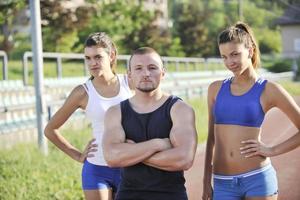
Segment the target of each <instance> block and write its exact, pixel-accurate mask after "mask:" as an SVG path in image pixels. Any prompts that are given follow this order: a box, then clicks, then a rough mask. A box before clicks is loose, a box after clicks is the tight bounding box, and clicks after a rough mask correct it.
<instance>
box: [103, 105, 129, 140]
mask: <svg viewBox="0 0 300 200" xmlns="http://www.w3.org/2000/svg"><path fill="white" fill-rule="evenodd" d="M124 141H125V132H124V130H123V127H122V124H121V110H120V107H119V106H114V107H111V108H110V109H108V111H107V113H106V114H105V119H104V135H103V145H110V144H114V143H122V142H124Z"/></svg>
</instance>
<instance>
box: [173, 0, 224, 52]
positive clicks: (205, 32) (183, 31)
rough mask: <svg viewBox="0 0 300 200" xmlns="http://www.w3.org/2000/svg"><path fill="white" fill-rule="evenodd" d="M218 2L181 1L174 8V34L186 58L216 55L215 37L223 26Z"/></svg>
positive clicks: (214, 0) (221, 11) (217, 0)
mask: <svg viewBox="0 0 300 200" xmlns="http://www.w3.org/2000/svg"><path fill="white" fill-rule="evenodd" d="M221 6H222V4H220V1H219V0H212V1H207V0H205V1H197V0H192V1H188V2H185V1H182V2H178V3H177V4H176V5H175V6H174V11H173V12H172V13H173V14H172V18H173V19H174V34H175V35H176V36H178V37H179V38H180V40H181V45H182V47H183V49H184V51H185V53H186V55H187V56H201V57H203V56H212V55H216V54H217V53H216V51H217V50H216V49H217V48H216V47H217V44H216V38H217V37H216V35H217V33H218V32H219V31H220V29H221V27H223V26H224V20H223V10H222V7H221Z"/></svg>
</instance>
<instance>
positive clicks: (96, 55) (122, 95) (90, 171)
mask: <svg viewBox="0 0 300 200" xmlns="http://www.w3.org/2000/svg"><path fill="white" fill-rule="evenodd" d="M84 54H85V59H86V62H87V65H88V68H89V72H90V74H91V78H90V79H89V80H88V81H87V82H86V83H84V84H82V85H78V86H77V87H75V88H74V89H73V91H72V92H71V93H70V95H69V97H68V98H67V99H66V101H65V103H64V104H63V106H62V107H61V108H60V109H59V110H58V111H57V112H56V113H55V115H54V116H53V117H52V118H51V120H50V121H49V122H48V124H47V126H46V128H45V135H46V137H47V138H48V139H49V140H50V141H51V142H52V143H53V144H55V145H56V146H57V147H58V148H59V149H60V150H62V151H63V152H64V153H66V154H67V155H68V156H70V157H71V158H72V159H74V160H76V161H78V162H81V163H83V168H82V188H83V191H84V196H85V199H87V200H90V199H93V200H94V199H101V200H111V199H113V196H114V193H115V192H116V190H117V187H118V184H119V181H120V171H119V169H116V168H109V167H108V166H107V164H106V162H105V160H104V158H103V154H102V147H101V143H102V135H103V129H104V127H103V126H104V122H103V119H104V115H105V113H106V111H107V109H108V108H109V107H110V106H112V105H116V104H118V103H120V102H121V101H123V100H125V99H128V98H129V97H131V96H132V94H131V90H130V88H129V84H128V80H127V77H126V76H125V75H117V74H116V73H115V71H114V69H115V67H116V56H117V51H116V47H115V45H114V43H113V42H112V40H111V39H110V38H109V37H108V36H107V35H106V34H105V33H103V32H101V33H93V34H91V35H90V36H89V37H88V38H87V40H86V42H85V48H84ZM78 108H81V109H83V110H85V112H86V117H87V118H88V120H89V121H90V122H91V124H92V131H93V139H91V140H90V141H89V143H88V144H87V145H86V148H85V149H84V150H83V151H81V150H79V149H77V148H76V147H74V146H73V145H72V144H70V143H69V142H68V141H67V140H66V139H65V138H64V137H63V136H62V135H61V134H60V133H59V132H58V129H59V128H60V127H61V126H62V125H63V124H64V123H65V122H66V121H67V120H68V119H69V117H70V116H71V115H72V114H73V113H74V112H75V111H76V110H77V109H78Z"/></svg>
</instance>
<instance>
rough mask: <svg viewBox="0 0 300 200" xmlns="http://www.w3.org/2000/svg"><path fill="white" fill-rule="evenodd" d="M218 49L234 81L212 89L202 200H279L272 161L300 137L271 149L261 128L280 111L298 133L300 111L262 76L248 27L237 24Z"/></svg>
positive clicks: (224, 34) (222, 35)
mask: <svg viewBox="0 0 300 200" xmlns="http://www.w3.org/2000/svg"><path fill="white" fill-rule="evenodd" d="M218 44H219V50H220V54H221V57H222V58H223V61H224V64H225V66H226V68H227V69H228V70H230V71H231V72H232V73H233V77H231V78H228V79H226V80H223V81H215V82H213V83H212V84H211V85H210V86H209V89H208V107H209V124H208V139H207V145H206V157H205V169H204V179H203V183H204V184H203V195H202V199H203V200H209V199H212V198H213V199H214V200H241V199H245V200H276V199H277V195H278V194H277V193H278V185H277V178H276V172H275V170H274V168H273V167H272V165H271V162H270V159H269V157H271V156H276V155H279V154H283V153H286V152H288V151H291V150H293V149H295V148H296V147H298V146H299V145H300V133H299V131H298V132H297V133H296V134H295V135H294V136H292V137H290V138H288V139H287V140H285V141H284V142H282V143H280V144H277V145H274V146H267V145H265V144H263V143H262V142H261V141H260V133H261V124H262V122H263V119H264V116H265V114H266V113H267V112H268V111H269V110H270V109H271V108H273V107H277V108H279V109H281V110H282V111H283V112H284V113H285V114H286V115H287V116H288V117H289V118H290V120H291V121H292V122H293V123H294V124H295V126H296V127H297V128H298V130H299V129H300V108H299V107H298V106H297V104H296V103H295V101H294V100H293V98H292V97H291V96H290V95H289V94H288V93H287V92H286V91H285V90H284V89H283V88H282V87H281V86H280V85H278V84H277V83H274V82H270V81H267V80H265V79H263V78H260V77H259V76H258V75H257V73H256V71H255V69H256V68H257V67H258V66H259V49H258V45H257V43H256V41H255V38H254V35H253V33H252V31H251V29H250V28H249V26H248V25H246V24H245V23H242V22H238V23H237V24H235V25H234V26H231V27H230V28H228V29H226V30H224V31H223V32H221V33H220V35H219V38H218ZM212 176H213V189H212V186H211V179H212Z"/></svg>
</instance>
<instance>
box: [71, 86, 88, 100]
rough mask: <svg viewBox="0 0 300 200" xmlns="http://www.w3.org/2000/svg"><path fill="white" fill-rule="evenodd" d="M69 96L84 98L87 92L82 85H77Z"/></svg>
mask: <svg viewBox="0 0 300 200" xmlns="http://www.w3.org/2000/svg"><path fill="white" fill-rule="evenodd" d="M69 96H74V97H76V98H84V97H86V96H87V93H86V91H85V89H84V87H83V86H82V85H77V86H76V87H75V88H74V89H73V90H72V91H71V93H70V95H69Z"/></svg>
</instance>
